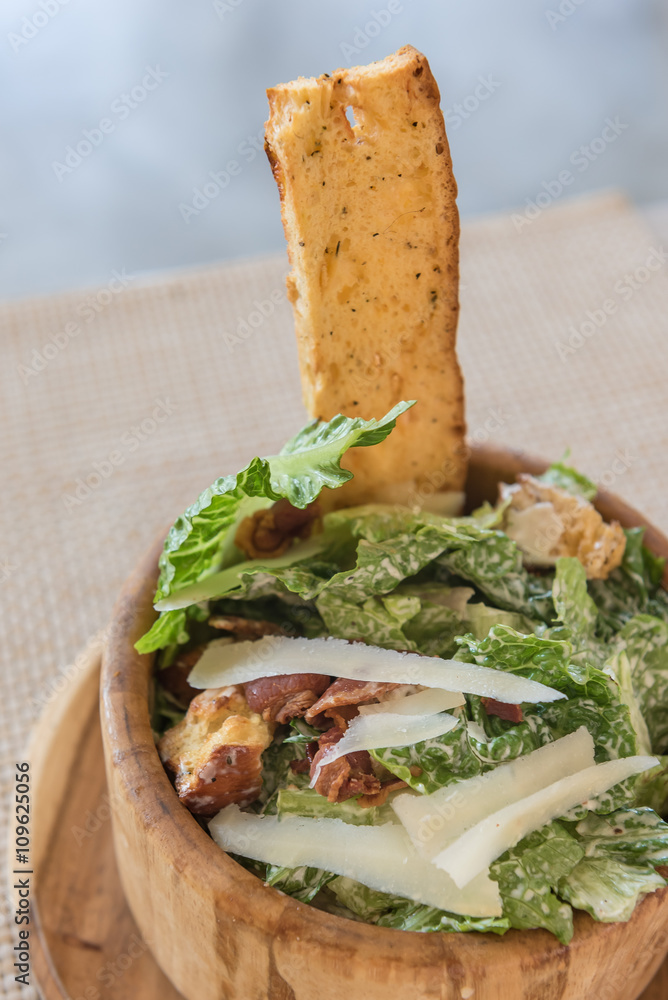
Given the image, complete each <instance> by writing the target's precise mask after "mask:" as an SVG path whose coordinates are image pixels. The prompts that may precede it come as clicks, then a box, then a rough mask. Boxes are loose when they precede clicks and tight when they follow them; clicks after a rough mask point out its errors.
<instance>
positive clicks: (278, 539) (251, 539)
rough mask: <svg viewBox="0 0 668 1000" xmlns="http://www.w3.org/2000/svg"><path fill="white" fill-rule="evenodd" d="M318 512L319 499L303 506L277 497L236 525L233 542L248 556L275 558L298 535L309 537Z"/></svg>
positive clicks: (251, 557)
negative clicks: (295, 505)
mask: <svg viewBox="0 0 668 1000" xmlns="http://www.w3.org/2000/svg"><path fill="white" fill-rule="evenodd" d="M319 516H320V507H319V505H318V504H317V502H316V503H311V504H309V505H308V507H304V509H303V510H300V509H299V507H293V506H292V504H291V503H290V501H289V500H285V499H282V500H278V501H277V502H276V503H275V504H273V506H271V507H265V508H264V510H258V511H256V512H255V513H254V514H253V516H252V517H245V518H244V519H243V521H242V522H241V523H240V525H239V527H238V528H237V533H236V535H235V538H234V544H235V545H236V546H237V548H239V549H241V551H242V552H244V553H245V554H246V555H247V556H248V558H249V559H273V558H274V557H275V556H280V555H282V554H283V553H284V552H286V551H287V549H288V548H289V546H290V545H291V544H292V542H293V541H294V539H295V538H308V537H309V535H310V534H311V530H312V528H313V524H314V522H315V521H316V520H317V518H318V517H319Z"/></svg>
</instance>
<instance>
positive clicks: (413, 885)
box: [209, 805, 502, 917]
mask: <svg viewBox="0 0 668 1000" xmlns="http://www.w3.org/2000/svg"><path fill="white" fill-rule="evenodd" d="M209 830H210V831H211V836H212V837H213V839H214V840H215V841H216V843H217V844H218V845H219V846H220V847H222V849H223V850H224V851H231V852H232V853H234V854H242V855H243V856H244V857H247V858H253V859H254V860H256V861H264V862H267V863H268V864H273V865H282V866H285V867H287V868H298V867H300V866H302V865H307V866H309V867H313V868H323V869H325V870H326V871H330V872H335V873H336V874H337V875H345V876H347V877H348V878H352V879H355V880H356V881H358V882H361V883H362V884H363V885H366V886H369V888H371V889H378V890H379V891H380V892H387V893H391V894H393V895H397V896H402V897H404V898H406V899H414V900H415V901H416V902H418V903H424V904H426V905H427V906H436V907H438V908H439V909H441V910H447V911H449V912H450V913H459V914H464V915H468V916H472V917H498V916H501V913H502V908H501V898H500V896H499V889H498V885H497V884H496V882H492V881H491V879H490V878H489V875H488V874H487V873H486V872H485V873H483V874H481V875H479V876H478V877H477V878H476V879H474V880H472V881H471V883H470V884H469V885H468V886H467V887H466V889H458V888H457V887H456V886H455V884H454V882H453V881H452V879H451V878H450V876H449V875H446V873H445V872H441V871H439V870H438V869H437V868H434V866H433V865H431V864H429V862H428V861H425V860H424V859H423V858H421V857H420V856H419V855H418V854H417V853H416V851H415V849H414V847H413V845H412V844H411V842H410V840H409V838H408V835H407V834H406V832H405V830H404V829H403V828H402V827H401V826H399V825H396V826H395V825H393V824H391V823H386V824H384V825H383V826H352V825H351V824H349V823H344V822H343V821H342V820H340V819H329V818H319V819H307V818H305V817H303V816H284V817H283V819H279V818H278V816H257V815H255V814H254V813H244V812H242V811H241V810H240V809H239V807H238V806H236V805H233V806H227V807H226V808H225V809H223V810H222V811H221V812H219V813H218V815H217V816H214V818H213V819H212V820H211V821H210V823H209Z"/></svg>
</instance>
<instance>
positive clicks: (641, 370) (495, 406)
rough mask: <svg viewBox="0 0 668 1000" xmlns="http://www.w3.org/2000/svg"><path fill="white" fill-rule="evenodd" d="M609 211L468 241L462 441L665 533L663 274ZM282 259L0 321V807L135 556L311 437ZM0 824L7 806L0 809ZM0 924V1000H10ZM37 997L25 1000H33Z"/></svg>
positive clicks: (519, 220)
mask: <svg viewBox="0 0 668 1000" xmlns="http://www.w3.org/2000/svg"><path fill="white" fill-rule="evenodd" d="M667 260H668V258H665V257H664V253H663V249H662V247H661V244H660V240H658V238H657V237H656V236H654V235H652V233H651V231H650V230H649V228H648V227H647V225H646V223H645V222H643V221H642V220H641V218H640V217H639V216H638V215H637V214H636V213H635V212H634V211H633V210H632V209H631V208H630V207H629V205H628V204H627V203H626V202H625V200H624V199H623V198H622V197H621V196H619V195H615V194H608V195H602V196H597V197H595V198H588V199H585V200H576V201H572V202H568V203H563V204H561V205H557V206H555V207H553V208H551V209H550V210H547V211H544V212H542V213H541V214H540V215H539V216H538V217H537V218H535V219H533V220H528V219H526V217H525V216H514V217H512V216H501V217H495V218H492V219H483V220H480V221H476V222H474V223H470V224H468V225H466V226H464V230H463V236H462V296H461V298H462V310H461V323H460V332H459V355H460V359H461V363H462V367H463V370H464V376H465V380H466V406H467V419H468V426H469V434H470V436H471V438H472V439H473V440H476V441H494V442H498V443H503V444H507V445H510V446H512V447H516V448H520V449H523V450H526V451H528V452H531V453H534V454H537V455H542V456H545V457H559V456H560V455H561V454H562V453H563V452H564V450H565V449H566V448H567V447H570V448H571V450H572V457H573V461H574V462H575V463H576V464H577V465H578V466H579V467H580V468H581V469H582V470H583V471H585V472H587V473H588V474H589V475H590V476H591V477H592V478H593V479H595V480H597V481H599V482H600V483H602V484H604V485H605V486H606V487H607V488H609V489H611V490H612V491H613V492H616V493H618V494H619V495H621V496H622V497H623V498H624V499H626V500H627V501H628V502H629V503H631V504H632V505H633V506H635V507H637V508H638V509H640V510H641V511H643V512H644V513H645V514H646V516H648V517H649V518H650V520H652V521H654V523H655V524H656V525H657V527H659V528H662V529H663V530H664V531H668V500H667V499H666V498H667V496H668V465H667V463H666V445H667V444H668V393H667V392H666V376H667V373H668V336H667V335H666V334H667V331H666V323H667V322H668V320H667V317H668V267H666V261H667ZM286 270H287V265H286V262H285V259H284V258H283V257H272V258H267V259H261V260H252V261H248V262H240V263H235V264H232V265H224V266H216V267H208V268H205V269H200V270H195V271H189V272H178V273H176V274H167V275H161V276H158V277H152V278H150V279H146V278H142V279H140V278H137V277H135V276H132V275H126V274H124V273H123V272H119V275H120V276H119V277H118V278H117V280H116V281H115V283H114V287H113V288H109V287H105V288H103V289H93V290H89V291H86V292H80V293H72V294H67V295H60V296H56V297H49V298H42V299H31V300H28V301H23V302H18V303H11V304H6V305H3V306H0V346H1V349H2V355H3V363H2V366H1V369H0V379H1V380H2V390H1V397H0V420H1V427H2V434H1V440H0V449H1V453H2V470H3V503H2V507H1V509H0V519H1V529H0V606H1V617H0V650H1V651H2V653H1V655H2V657H3V660H4V663H3V666H2V673H1V675H0V684H1V685H2V690H1V693H0V713H1V718H2V723H1V725H0V753H1V760H2V774H1V776H2V802H3V803H5V804H6V803H7V792H8V788H9V782H10V779H11V775H12V764H13V762H14V761H15V760H17V759H21V756H22V753H23V752H24V747H25V744H26V742H27V738H28V735H29V730H30V728H31V726H32V724H33V722H34V720H35V719H36V717H37V716H38V715H39V712H40V711H41V710H42V709H43V708H44V706H47V710H48V705H49V703H50V702H51V701H52V699H53V698H54V697H56V696H57V692H58V690H59V689H60V688H61V687H62V686H63V684H64V683H66V680H65V671H66V668H67V666H68V665H69V664H71V663H72V661H73V660H74V658H75V656H76V654H77V651H78V650H79V649H81V648H82V646H83V645H84V644H85V642H86V640H87V639H88V638H89V636H90V635H91V634H93V633H94V632H96V631H97V630H98V629H99V628H100V627H101V626H103V625H104V622H105V620H106V619H107V617H108V615H109V613H110V610H111V608H112V605H113V602H114V598H115V595H116V593H117V591H118V589H119V587H120V585H121V583H122V581H123V579H124V578H125V576H126V575H127V574H128V573H129V571H130V570H131V568H132V566H133V564H134V563H135V562H136V561H137V559H138V558H139V556H140V555H141V553H142V551H143V550H144V549H145V548H146V547H147V546H148V545H149V544H150V543H151V541H152V540H153V539H154V538H155V537H156V535H157V534H158V533H159V532H160V531H161V530H163V529H164V528H165V527H166V526H167V525H168V524H169V523H170V522H171V520H173V519H174V517H175V516H177V515H178V514H179V513H180V512H181V511H182V510H183V509H184V507H185V506H186V505H187V504H188V503H189V502H191V501H192V500H193V499H194V498H195V496H196V495H197V494H198V492H199V491H200V490H201V489H202V488H204V487H205V486H207V485H208V484H209V483H210V482H212V481H213V480H214V479H215V478H216V477H217V476H219V475H222V474H225V473H229V472H232V471H236V470H237V469H238V468H240V467H241V466H242V465H243V464H245V462H246V461H247V460H248V459H249V458H250V457H251V456H253V455H255V454H272V453H274V451H275V450H276V449H277V448H279V447H280V445H281V444H282V443H283V441H284V440H285V439H286V438H287V437H288V436H289V435H291V434H292V433H294V431H295V430H296V429H298V427H299V426H300V425H301V423H302V422H303V420H304V417H305V413H304V410H303V407H302V404H301V397H300V389H299V376H298V368H297V356H296V347H295V343H294V335H293V328H292V315H291V309H290V306H289V304H288V302H287V300H286V296H285V288H284V279H285V273H286ZM3 812H4V814H5V815H4V816H3V823H4V822H6V805H5V806H4V807H3ZM4 910H5V912H4V913H3V914H2V915H1V919H0V972H1V973H2V978H1V979H0V995H3V996H6V997H10V998H15V997H16V998H18V997H19V996H20V997H21V998H22V1000H31V990H29V989H25V988H22V987H18V986H17V985H16V984H15V983H14V979H13V975H14V973H13V971H12V967H11V966H12V962H13V957H12V947H13V945H14V943H15V941H14V937H13V925H12V924H11V923H10V915H9V913H8V912H7V906H6V905H5V906H4ZM33 995H34V994H33Z"/></svg>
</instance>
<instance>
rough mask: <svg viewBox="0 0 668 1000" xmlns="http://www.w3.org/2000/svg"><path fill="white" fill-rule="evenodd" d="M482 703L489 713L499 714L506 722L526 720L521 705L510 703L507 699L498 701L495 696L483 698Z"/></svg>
mask: <svg viewBox="0 0 668 1000" xmlns="http://www.w3.org/2000/svg"><path fill="white" fill-rule="evenodd" d="M482 704H483V708H484V709H485V711H486V712H487V714H488V715H497V716H498V717H499V719H505V720H506V722H524V715H523V713H522V706H521V705H508V704H506V702H505V701H496V700H495V699H494V698H483V699H482Z"/></svg>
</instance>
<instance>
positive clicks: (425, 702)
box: [358, 688, 465, 715]
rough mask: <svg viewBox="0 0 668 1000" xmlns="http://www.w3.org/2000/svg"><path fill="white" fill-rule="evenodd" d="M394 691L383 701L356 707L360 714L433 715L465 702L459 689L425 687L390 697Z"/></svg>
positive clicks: (457, 706)
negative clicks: (411, 692) (446, 689)
mask: <svg viewBox="0 0 668 1000" xmlns="http://www.w3.org/2000/svg"><path fill="white" fill-rule="evenodd" d="M395 691H396V689H395ZM395 691H393V692H392V694H391V695H390V697H389V698H386V699H385V700H384V701H380V702H375V703H374V704H372V705H360V706H359V707H358V711H359V713H360V715H382V714H383V713H385V712H390V713H392V714H393V715H435V714H436V713H437V712H445V711H447V710H448V709H449V708H459V707H460V706H461V705H463V704H464V703H465V699H464V695H463V694H462V693H461V692H460V691H456V692H452V691H443V690H441V689H439V688H427V689H426V690H425V691H418V692H417V694H409V695H407V696H401V697H399V698H396V697H392V695H394V694H395Z"/></svg>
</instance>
